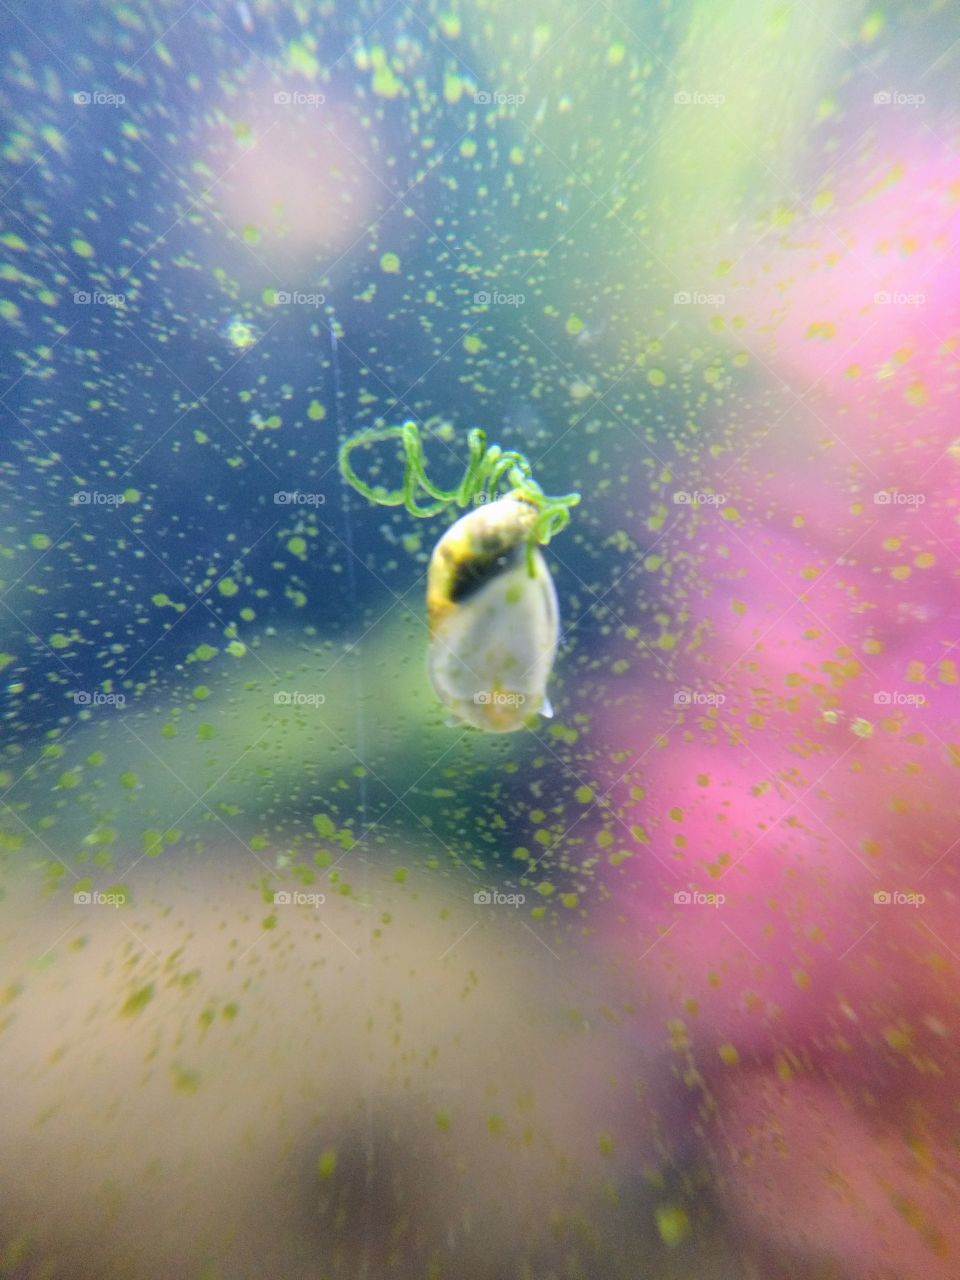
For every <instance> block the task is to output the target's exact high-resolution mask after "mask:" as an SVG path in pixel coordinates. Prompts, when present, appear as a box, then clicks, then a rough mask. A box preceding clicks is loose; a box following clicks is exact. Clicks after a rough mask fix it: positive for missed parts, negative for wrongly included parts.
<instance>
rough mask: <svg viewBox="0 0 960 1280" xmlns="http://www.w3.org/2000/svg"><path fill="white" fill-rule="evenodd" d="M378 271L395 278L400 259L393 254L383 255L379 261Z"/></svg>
mask: <svg viewBox="0 0 960 1280" xmlns="http://www.w3.org/2000/svg"><path fill="white" fill-rule="evenodd" d="M380 270H381V271H385V272H386V273H387V275H388V276H395V275H396V274H397V273H398V272H399V270H400V259H399V257H398V256H397V255H396V254H395V253H385V254H384V255H383V256H382V257H381V259H380Z"/></svg>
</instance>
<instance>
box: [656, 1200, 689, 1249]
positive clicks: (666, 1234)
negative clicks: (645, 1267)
mask: <svg viewBox="0 0 960 1280" xmlns="http://www.w3.org/2000/svg"><path fill="white" fill-rule="evenodd" d="M657 1230H658V1231H659V1232H660V1239H661V1240H662V1241H663V1243H664V1244H665V1245H668V1246H669V1247H670V1248H671V1249H673V1248H676V1246H677V1245H678V1244H680V1242H681V1241H682V1240H685V1239H686V1237H687V1236H688V1235H689V1234H690V1218H689V1216H688V1214H687V1211H686V1209H684V1208H683V1207H682V1206H681V1205H661V1206H660V1208H659V1209H658V1210H657Z"/></svg>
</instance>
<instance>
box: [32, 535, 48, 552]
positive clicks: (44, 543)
mask: <svg viewBox="0 0 960 1280" xmlns="http://www.w3.org/2000/svg"><path fill="white" fill-rule="evenodd" d="M30 545H31V547H33V549H34V550H35V551H46V549H47V547H49V546H50V545H51V544H50V539H49V538H48V537H47V535H46V534H45V533H32V534H31V535H30Z"/></svg>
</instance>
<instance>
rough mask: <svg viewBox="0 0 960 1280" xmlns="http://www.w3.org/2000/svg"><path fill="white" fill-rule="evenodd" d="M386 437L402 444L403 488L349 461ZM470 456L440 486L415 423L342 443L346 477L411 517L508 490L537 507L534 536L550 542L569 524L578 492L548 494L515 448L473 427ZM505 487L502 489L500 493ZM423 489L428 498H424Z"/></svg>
mask: <svg viewBox="0 0 960 1280" xmlns="http://www.w3.org/2000/svg"><path fill="white" fill-rule="evenodd" d="M384 440H399V441H400V442H401V444H402V445H403V452H404V455H405V462H404V468H403V485H402V487H401V488H399V489H384V488H383V487H382V485H377V486H373V485H369V484H367V483H366V481H365V480H361V479H360V477H359V476H358V475H357V473H356V472H355V471H354V469H353V466H352V464H351V462H350V455H351V453H352V452H353V450H354V449H357V448H359V447H360V446H361V445H372V444H380V443H381V442H383V441H384ZM467 447H468V449H469V450H470V460H469V462H468V463H467V469H466V471H465V472H464V473H463V479H462V480H461V481H460V483H459V484H458V485H457V487H456V488H455V489H441V488H439V487H438V486H437V485H435V484H434V483H433V482H432V481H431V480H430V478H429V477H428V476H427V473H426V471H425V470H424V454H423V441H422V440H421V439H420V430H419V428H418V427H417V424H416V423H415V422H405V423H403V425H402V426H399V427H372V428H369V429H366V430H364V431H358V432H357V433H356V434H355V435H353V436H351V437H350V438H349V439H348V440H345V441H344V442H343V444H342V445H341V446H340V452H339V461H340V473H341V475H342V476H343V478H344V480H346V482H347V483H348V484H349V485H352V487H353V488H354V489H356V491H357V492H358V493H360V494H362V495H363V496H364V497H365V498H366V499H367V500H368V501H370V502H375V503H378V504H379V505H380V506H384V507H401V506H403V507H406V509H407V510H408V511H409V512H410V514H411V515H413V516H435V515H437V514H438V513H439V512H440V511H443V510H444V509H445V508H446V507H448V506H450V505H452V504H456V505H457V506H458V507H468V506H470V505H471V504H472V503H475V502H477V501H478V500H479V501H483V502H492V501H493V500H494V499H496V498H497V497H505V496H506V494H507V493H515V494H517V496H519V497H522V498H524V499H525V500H526V501H527V502H530V503H532V505H533V506H535V507H536V508H537V518H536V521H535V522H534V525H533V529H532V532H531V535H530V536H531V540H532V541H533V542H539V543H541V544H542V545H546V544H547V543H548V542H549V541H550V539H551V538H552V537H554V535H555V534H558V533H559V532H560V531H561V529H564V528H566V526H567V524H568V523H569V520H570V508H571V507H575V506H576V505H577V503H578V502H579V501H580V494H579V493H565V494H561V495H558V496H556V497H550V496H548V495H547V494H545V493H544V492H543V490H542V489H541V488H540V486H539V485H538V484H537V482H536V480H534V478H533V475H532V474H531V471H530V463H529V462H528V461H527V459H526V458H525V457H524V456H523V454H522V453H517V452H516V451H515V450H513V449H501V448H500V446H499V445H498V444H492V445H489V446H488V445H487V437H486V433H485V432H483V431H481V429H480V428H479V427H474V428H473V429H472V430H471V431H470V433H469V434H468V436H467ZM501 486H502V487H503V492H498V491H499V490H500V488H501ZM421 490H422V491H423V493H425V494H426V495H427V496H428V498H431V499H432V501H430V502H421V501H420V492H421Z"/></svg>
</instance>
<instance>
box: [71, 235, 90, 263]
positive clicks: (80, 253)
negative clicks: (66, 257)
mask: <svg viewBox="0 0 960 1280" xmlns="http://www.w3.org/2000/svg"><path fill="white" fill-rule="evenodd" d="M70 248H71V249H72V250H73V252H74V253H75V254H76V255H77V257H78V258H92V257H93V245H92V244H90V242H89V241H88V240H84V239H83V238H82V237H81V236H75V237H74V239H73V240H71V241H70Z"/></svg>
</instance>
